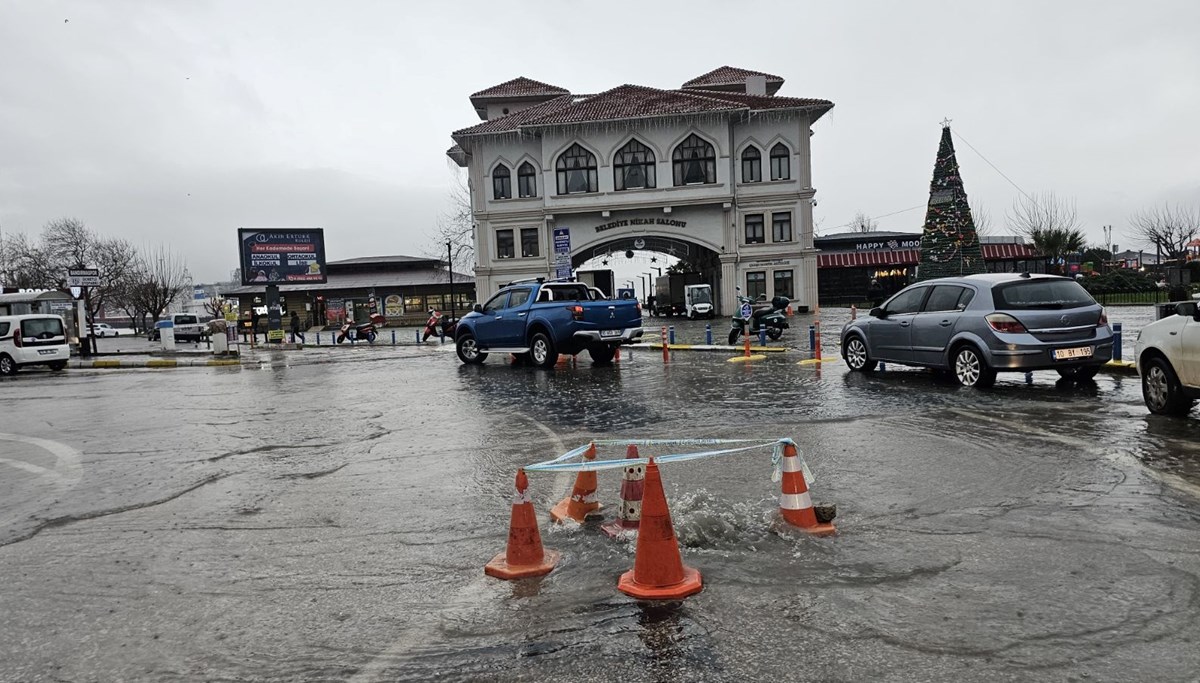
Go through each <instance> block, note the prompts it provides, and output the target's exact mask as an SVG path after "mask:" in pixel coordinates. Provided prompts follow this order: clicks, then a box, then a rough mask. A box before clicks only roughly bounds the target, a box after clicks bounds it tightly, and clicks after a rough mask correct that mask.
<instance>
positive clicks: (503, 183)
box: [492, 164, 512, 199]
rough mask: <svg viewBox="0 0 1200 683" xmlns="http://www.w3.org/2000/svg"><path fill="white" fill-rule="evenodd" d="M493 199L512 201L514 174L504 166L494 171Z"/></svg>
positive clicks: (501, 165)
mask: <svg viewBox="0 0 1200 683" xmlns="http://www.w3.org/2000/svg"><path fill="white" fill-rule="evenodd" d="M492 199H512V174H511V173H510V172H509V170H508V167H507V166H505V165H504V164H500V165H499V166H497V167H496V168H493V169H492Z"/></svg>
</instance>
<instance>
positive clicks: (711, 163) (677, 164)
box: [671, 133, 717, 185]
mask: <svg viewBox="0 0 1200 683" xmlns="http://www.w3.org/2000/svg"><path fill="white" fill-rule="evenodd" d="M671 163H672V166H673V167H674V172H675V173H674V175H675V184H676V185H696V184H701V183H715V182H717V154H716V152H715V151H714V150H713V146H712V145H710V144H709V143H707V142H705V141H704V140H703V139H702V138H701V137H700V136H699V135H696V134H695V133H692V134H691V135H689V136H687V139H686V140H684V141H683V142H681V143H679V146H678V147H676V148H675V152H674V153H673V154H672V155H671Z"/></svg>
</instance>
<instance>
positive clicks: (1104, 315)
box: [1096, 308, 1108, 327]
mask: <svg viewBox="0 0 1200 683" xmlns="http://www.w3.org/2000/svg"><path fill="white" fill-rule="evenodd" d="M1107 324H1108V311H1106V310H1104V309H1103V308H1101V309H1100V322H1098V323H1096V327H1099V326H1101V325H1107Z"/></svg>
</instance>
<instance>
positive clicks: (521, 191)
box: [517, 161, 537, 197]
mask: <svg viewBox="0 0 1200 683" xmlns="http://www.w3.org/2000/svg"><path fill="white" fill-rule="evenodd" d="M517 196H518V197H536V196H537V171H536V170H534V168H533V164H531V163H529V162H528V161H526V162H525V163H523V164H521V165H520V166H519V167H518V168H517Z"/></svg>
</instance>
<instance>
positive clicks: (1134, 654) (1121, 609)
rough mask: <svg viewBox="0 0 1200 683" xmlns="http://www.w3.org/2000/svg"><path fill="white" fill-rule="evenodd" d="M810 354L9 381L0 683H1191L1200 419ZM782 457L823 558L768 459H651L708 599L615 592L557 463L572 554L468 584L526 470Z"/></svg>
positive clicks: (549, 497)
mask: <svg viewBox="0 0 1200 683" xmlns="http://www.w3.org/2000/svg"><path fill="white" fill-rule="evenodd" d="M829 317H830V318H832V317H833V316H832V315H829ZM648 322H650V321H648ZM657 322H658V321H653V322H650V324H655V323H657ZM719 322H720V321H718V323H719ZM726 324H727V323H726ZM688 325H697V324H696V323H688ZM703 325H704V323H699V324H698V329H700V330H701V331H702V330H703ZM684 327H685V326H684V325H682V324H681V325H680V330H677V332H678V331H681V330H683V329H684ZM714 327H716V324H714ZM689 329H691V328H689ZM721 329H722V331H723V332H727V328H721ZM805 329H806V328H805ZM790 333H791V334H792V335H793V336H794V335H795V331H790ZM826 334H832V335H833V336H832V337H827V339H836V328H834V327H833V325H829V326H827V327H826ZM682 341H690V340H682ZM806 342H807V340H806V339H804V340H802V342H801V343H800V346H803V345H804V344H806ZM1126 343H1127V345H1128V347H1129V348H1132V336H1130V338H1129V340H1128V341H1127V342H1126ZM827 345H828V343H827ZM831 353H832V351H831V350H829V349H827V350H826V355H830V354H831ZM800 355H802V354H798V353H793V354H786V355H778V356H770V357H768V358H767V359H765V360H764V361H760V362H757V363H754V364H749V365H738V364H730V363H726V362H725V357H726V356H725V354H721V353H716V354H713V353H701V352H691V353H688V352H676V353H674V354H673V355H672V357H671V360H670V362H668V363H664V362H663V360H662V356H661V353H659V352H655V351H645V350H638V351H635V352H634V353H633V356H632V358H630V357H629V355H628V354H625V356H624V358H623V359H622V361H621V362H620V363H619V364H618V365H617V366H615V367H608V368H602V367H593V366H592V365H591V364H590V362H588V361H586V360H584V359H580V361H579V362H578V363H576V364H570V363H566V364H562V365H560V366H559V367H558V368H556V369H555V370H552V371H546V370H538V369H533V368H528V367H513V366H510V365H509V364H507V363H506V362H505V359H501V358H495V357H493V358H489V359H488V360H487V362H486V363H485V364H484V365H482V366H470V367H468V366H462V365H461V364H460V363H459V362H458V360H457V358H456V357H455V355H454V353H453V351H452V349H451V348H450V346H449V345H446V346H438V345H428V346H426V347H413V346H408V347H405V346H398V347H394V348H393V347H387V346H383V347H378V348H355V349H346V348H339V349H306V350H304V351H298V352H290V353H283V352H280V353H261V354H258V355H256V356H255V362H254V363H253V364H250V365H246V366H243V367H241V368H236V367H235V368H191V369H180V370H115V371H114V370H107V371H100V370H97V371H85V370H73V371H68V372H66V373H50V372H43V371H32V370H31V371H29V372H22V373H20V374H19V375H18V376H17V377H16V378H14V379H6V380H3V381H0V576H3V589H2V590H0V680H6V681H7V680H20V681H25V680H348V681H386V680H414V681H424V680H451V681H453V680H464V681H465V680H471V681H474V680H562V679H568V678H570V679H575V680H597V681H603V680H627V681H643V680H645V681H658V680H672V681H673V680H680V681H691V680H705V681H741V680H764V679H774V678H780V679H783V678H786V679H797V680H847V681H849V680H881V681H890V680H896V681H907V680H955V681H960V680H979V681H984V680H987V681H996V680H1054V681H1060V680H1088V681H1105V680H1112V681H1128V680H1156V681H1175V680H1179V681H1186V680H1196V676H1197V672H1198V671H1200V646H1198V645H1197V643H1198V642H1200V582H1198V577H1200V446H1198V445H1197V444H1200V439H1198V438H1197V437H1198V436H1200V410H1198V411H1194V412H1193V414H1192V416H1191V417H1190V418H1187V419H1182V420H1179V419H1163V418H1158V417H1153V416H1150V415H1149V414H1148V413H1147V411H1146V410H1145V408H1144V407H1143V406H1142V404H1141V397H1140V388H1139V385H1138V380H1137V377H1136V376H1128V375H1102V376H1100V377H1098V378H1097V380H1096V381H1095V382H1088V383H1084V384H1082V385H1077V384H1069V383H1066V384H1064V383H1062V382H1056V379H1057V376H1056V375H1053V374H1052V373H1035V374H1034V377H1033V383H1032V384H1026V383H1025V381H1024V377H1023V376H1022V375H1001V379H1000V380H999V381H998V383H997V386H996V388H995V389H993V390H990V391H978V390H971V389H963V388H959V387H957V386H955V385H953V384H949V383H944V382H941V381H938V380H936V379H935V378H934V377H933V376H932V375H931V374H930V373H926V372H922V371H917V370H899V369H895V368H892V367H890V366H889V368H888V370H887V371H886V372H883V373H874V374H871V375H860V374H852V373H849V372H847V371H846V368H845V366H844V365H842V364H841V363H827V364H824V365H823V366H822V367H821V368H820V369H817V368H814V367H813V366H808V365H797V364H796V361H797V360H798V358H799V356H800ZM585 358H586V357H585ZM784 436H787V437H791V438H794V439H795V440H796V441H797V443H798V444H799V445H800V448H801V451H802V454H803V455H804V457H805V458H806V460H807V461H808V463H809V465H810V466H811V467H812V469H813V471H814V472H815V474H816V482H815V483H814V484H813V485H812V486H811V488H812V491H813V495H814V498H816V499H818V500H823V501H831V502H835V503H837V505H838V518H837V520H836V521H837V524H838V527H839V532H840V533H839V535H838V536H837V537H834V538H824V539H818V538H809V537H807V536H804V535H801V534H797V533H795V532H794V531H792V530H790V529H787V528H785V527H782V526H781V525H780V524H779V521H778V513H777V510H776V502H775V495H776V494H777V493H778V484H777V483H773V482H772V481H771V469H772V468H771V462H770V457H769V451H768V450H766V449H764V450H761V451H755V452H750V453H743V454H734V455H728V456H723V457H719V458H710V459H704V460H697V461H692V462H686V463H675V464H670V465H663V467H662V476H663V480H664V482H665V486H666V494H667V498H668V501H669V503H670V506H671V513H672V516H673V518H674V522H675V525H676V528H677V532H678V535H679V538H680V541H681V543H682V545H683V556H684V561H685V562H686V563H687V564H689V565H692V566H695V567H697V568H698V569H700V571H701V572H702V574H703V576H704V580H705V588H704V591H703V592H702V593H700V594H699V595H696V596H693V597H691V598H688V599H686V600H685V601H683V602H682V603H666V604H652V603H639V602H637V601H635V600H633V599H631V598H628V597H626V596H624V595H623V594H621V593H619V592H617V590H616V581H617V577H618V576H619V575H620V574H621V573H622V572H624V571H626V570H628V569H629V568H631V567H632V566H633V545H632V544H631V543H617V542H613V541H611V540H609V539H608V538H607V537H605V536H603V535H602V534H600V533H599V532H598V530H597V528H596V527H595V525H594V524H591V523H589V524H588V525H585V526H584V527H582V528H552V527H551V526H550V525H549V524H548V515H547V511H548V509H549V507H550V506H551V505H552V504H553V503H554V502H556V501H557V500H558V499H559V498H561V497H562V496H563V495H565V494H566V493H567V491H568V490H569V486H570V482H571V475H566V474H546V473H531V475H530V480H531V491H530V493H531V494H532V496H533V499H534V502H535V505H536V507H537V510H538V515H539V519H540V520H541V521H542V534H543V540H544V542H545V544H546V546H547V547H551V548H555V549H557V550H559V551H561V552H562V553H563V560H562V562H561V563H560V565H559V566H558V568H557V569H556V570H555V571H554V572H553V573H552V574H550V575H549V576H547V577H545V578H544V579H540V580H527V581H522V582H516V583H508V582H502V581H498V580H495V579H491V578H489V577H485V576H484V575H483V564H484V563H485V562H487V561H488V560H489V559H491V557H492V556H493V555H495V554H496V553H498V552H501V551H502V550H503V548H504V544H505V540H506V537H507V523H508V514H509V504H510V500H511V496H512V481H513V476H514V474H515V471H516V468H517V467H519V466H521V465H526V464H529V463H533V462H537V461H542V460H546V459H549V458H552V457H554V456H556V455H558V454H560V453H562V452H564V451H566V450H568V449H570V448H572V447H574V446H577V445H580V444H582V443H586V442H587V441H588V440H589V439H593V438H683V437H710V438H756V439H759V438H761V439H762V440H763V441H764V442H765V441H770V440H772V439H776V438H778V437H784ZM678 450H679V449H669V448H668V449H662V450H661V451H660V452H655V451H654V449H644V450H643V452H644V453H646V454H650V455H655V454H665V453H667V452H677V451H678ZM623 454H624V452H623V449H616V448H612V449H608V450H607V451H606V452H602V453H601V456H611V457H620V456H621V455H623ZM619 476H620V475H619V472H613V471H606V472H602V473H601V474H600V488H599V496H600V499H601V500H602V502H604V503H606V504H607V505H609V506H610V508H609V509H608V510H607V513H608V516H609V517H611V516H612V515H613V514H614V513H613V512H612V509H611V506H613V505H614V504H615V503H616V502H617V492H618V489H619Z"/></svg>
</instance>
